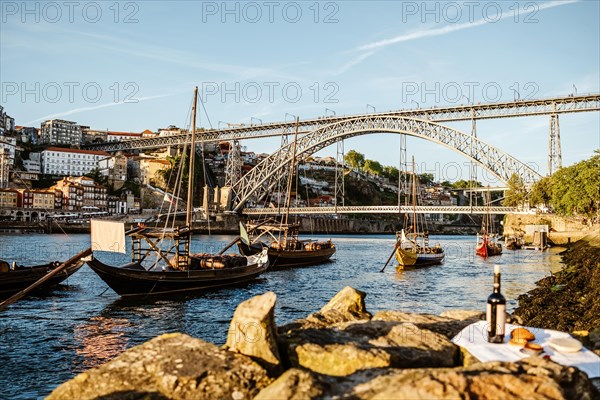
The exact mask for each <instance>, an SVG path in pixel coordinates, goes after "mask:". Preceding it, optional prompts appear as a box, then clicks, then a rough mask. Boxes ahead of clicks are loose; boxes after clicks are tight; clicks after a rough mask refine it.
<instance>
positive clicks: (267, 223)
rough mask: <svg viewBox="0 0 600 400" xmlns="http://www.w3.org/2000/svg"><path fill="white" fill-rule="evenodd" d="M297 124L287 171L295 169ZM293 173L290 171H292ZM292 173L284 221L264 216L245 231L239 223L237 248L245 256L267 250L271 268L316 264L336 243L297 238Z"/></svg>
mask: <svg viewBox="0 0 600 400" xmlns="http://www.w3.org/2000/svg"><path fill="white" fill-rule="evenodd" d="M298 123H299V120H298V118H296V133H295V138H294V149H293V157H292V161H291V166H290V171H293V170H295V169H296V167H297V165H296V143H297V139H298ZM292 175H293V174H292ZM291 183H292V176H290V177H289V180H288V188H287V200H286V214H285V217H282V220H283V221H277V220H275V219H267V220H264V221H262V222H250V223H248V224H247V230H246V228H245V227H244V225H243V224H241V223H240V241H238V250H239V252H240V253H241V254H244V255H253V254H257V253H258V252H259V251H261V250H262V249H267V251H268V255H269V264H270V265H271V267H274V268H275V267H298V266H309V265H317V264H322V263H324V262H327V261H329V260H330V259H331V257H332V256H333V255H334V254H335V251H336V248H335V244H333V242H332V241H331V239H330V240H326V241H316V240H312V239H308V240H300V239H299V233H300V224H299V223H289V213H290V204H291V192H292V184H291Z"/></svg>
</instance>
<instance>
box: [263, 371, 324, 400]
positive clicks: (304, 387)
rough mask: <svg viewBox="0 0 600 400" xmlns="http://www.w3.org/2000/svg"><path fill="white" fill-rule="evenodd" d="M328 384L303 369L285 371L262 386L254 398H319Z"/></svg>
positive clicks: (264, 399)
mask: <svg viewBox="0 0 600 400" xmlns="http://www.w3.org/2000/svg"><path fill="white" fill-rule="evenodd" d="M328 386H329V385H327V383H326V382H325V381H324V379H321V380H320V379H319V378H318V377H317V375H315V374H313V373H311V372H310V371H306V370H303V369H297V368H292V369H288V370H287V371H285V372H284V373H283V374H282V375H281V376H280V377H279V378H278V379H277V380H276V381H275V382H273V383H272V384H271V385H270V386H268V387H266V388H264V389H263V390H261V391H260V393H259V394H258V395H257V396H256V397H255V398H254V400H275V399H289V400H309V399H321V398H323V396H324V394H325V392H326V391H328V390H327V389H329V388H328Z"/></svg>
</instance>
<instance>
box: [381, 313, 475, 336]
mask: <svg viewBox="0 0 600 400" xmlns="http://www.w3.org/2000/svg"><path fill="white" fill-rule="evenodd" d="M479 314H480V313H478V314H470V313H467V312H464V314H458V313H457V314H454V315H456V316H458V315H460V317H462V318H461V319H458V318H452V317H444V316H437V315H433V314H411V313H405V312H401V311H380V312H378V313H376V314H375V315H374V316H373V321H396V322H408V323H413V324H415V325H416V326H418V327H419V328H421V329H428V330H430V331H433V332H436V333H440V334H442V335H444V336H446V337H447V338H448V339H452V338H453V337H454V336H456V335H457V334H458V333H459V332H460V331H462V330H463V328H465V327H467V326H469V325H470V324H472V323H473V322H475V321H478V320H479Z"/></svg>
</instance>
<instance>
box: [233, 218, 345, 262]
mask: <svg viewBox="0 0 600 400" xmlns="http://www.w3.org/2000/svg"><path fill="white" fill-rule="evenodd" d="M240 229H241V230H242V234H241V235H240V236H241V240H240V241H239V242H238V250H239V252H240V253H241V254H243V255H246V256H249V255H254V254H257V253H259V252H260V251H263V249H267V254H268V256H269V265H270V266H271V267H298V266H309V265H317V264H322V263H324V262H327V261H329V260H330V259H331V257H332V256H333V255H334V254H335V251H336V247H335V244H334V243H333V242H332V241H331V240H326V241H316V240H300V239H299V238H298V235H299V230H300V224H297V223H296V224H277V222H276V221H273V222H272V223H264V222H263V223H260V224H248V231H250V232H251V234H250V235H247V234H245V233H244V229H245V228H244V227H243V226H241V227H240ZM265 235H268V236H269V239H268V241H266V242H265V241H263V240H262V238H263V237H264V236H265ZM250 236H251V237H252V239H250Z"/></svg>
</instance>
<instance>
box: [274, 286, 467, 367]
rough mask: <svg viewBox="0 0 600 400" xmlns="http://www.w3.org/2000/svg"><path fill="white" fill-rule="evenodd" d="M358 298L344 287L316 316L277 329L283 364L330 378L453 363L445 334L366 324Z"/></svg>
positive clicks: (383, 322) (391, 323) (382, 322)
mask: <svg viewBox="0 0 600 400" xmlns="http://www.w3.org/2000/svg"><path fill="white" fill-rule="evenodd" d="M364 297H365V294H364V293H363V292H360V291H357V290H356V289H353V288H350V287H346V288H344V289H343V290H342V291H340V292H339V293H338V294H337V295H336V296H335V297H334V298H333V299H332V300H331V301H330V302H329V303H328V304H327V305H326V306H325V307H323V308H322V309H321V310H320V311H319V312H317V313H315V314H312V315H310V316H308V317H307V318H306V319H303V320H299V321H296V322H294V323H292V324H289V325H286V326H283V327H281V328H280V329H279V336H280V344H281V347H282V348H283V349H285V352H286V356H287V360H288V362H289V364H290V365H291V366H292V367H300V368H306V369H309V370H311V371H313V372H317V373H321V374H327V375H333V376H344V375H349V374H353V373H354V372H356V371H359V370H364V369H370V368H386V367H395V368H418V367H434V366H437V367H451V366H454V365H455V364H456V362H457V360H458V357H457V355H458V349H457V347H456V346H455V345H454V344H452V343H451V342H450V340H449V339H448V338H447V337H446V336H444V335H443V334H440V333H436V332H434V331H431V330H428V329H421V328H420V327H419V326H417V325H415V324H413V323H412V322H411V321H409V319H408V318H406V319H403V320H401V321H398V320H394V319H393V318H392V319H389V320H387V319H385V318H380V319H375V318H373V320H371V319H370V317H371V314H370V313H369V312H368V311H367V310H366V308H365V304H364ZM439 318H441V317H439ZM443 320H444V321H445V320H446V319H443ZM447 320H450V319H447ZM453 321H454V320H453ZM454 322H456V321H454ZM459 331H460V329H459Z"/></svg>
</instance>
